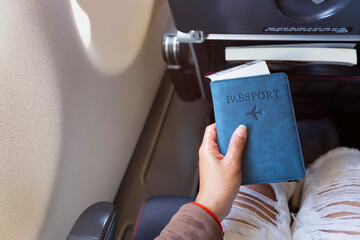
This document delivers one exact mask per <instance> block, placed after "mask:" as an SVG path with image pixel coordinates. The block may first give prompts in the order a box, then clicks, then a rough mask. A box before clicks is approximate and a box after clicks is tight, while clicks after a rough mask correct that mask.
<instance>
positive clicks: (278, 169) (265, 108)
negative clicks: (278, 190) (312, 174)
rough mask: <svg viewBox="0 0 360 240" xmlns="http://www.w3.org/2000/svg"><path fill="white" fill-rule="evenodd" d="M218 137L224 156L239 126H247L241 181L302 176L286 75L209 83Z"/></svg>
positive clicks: (302, 166) (261, 181)
mask: <svg viewBox="0 0 360 240" xmlns="http://www.w3.org/2000/svg"><path fill="white" fill-rule="evenodd" d="M210 87H211V93H212V98H213V105H214V113H215V122H216V129H217V138H218V145H219V150H220V152H221V153H222V154H223V155H225V154H226V152H227V148H228V145H229V142H230V138H231V136H232V134H233V132H234V131H235V129H236V128H237V127H238V126H239V125H240V124H244V125H245V126H246V127H247V129H248V135H247V140H246V145H245V149H244V152H243V156H242V163H241V169H242V184H243V185H245V184H258V183H272V182H284V181H292V180H298V179H301V178H303V177H304V176H305V167H304V161H303V157H302V152H301V147H300V141H299V136H298V131H297V126H296V120H295V115H294V109H293V105H292V100H291V94H290V87H289V81H288V78H287V76H286V74H285V73H274V74H267V75H261V76H253V77H244V78H235V79H229V80H220V81H213V82H210Z"/></svg>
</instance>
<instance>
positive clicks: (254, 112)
mask: <svg viewBox="0 0 360 240" xmlns="http://www.w3.org/2000/svg"><path fill="white" fill-rule="evenodd" d="M256 114H260V115H262V109H260V110H259V111H256V105H255V106H254V108H253V109H252V110H251V112H248V113H247V114H246V115H252V116H253V117H254V118H255V119H256V120H259V118H258V116H257V115H256Z"/></svg>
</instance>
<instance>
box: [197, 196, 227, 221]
mask: <svg viewBox="0 0 360 240" xmlns="http://www.w3.org/2000/svg"><path fill="white" fill-rule="evenodd" d="M195 203H197V204H200V205H202V206H204V207H206V208H207V209H209V210H210V211H211V212H212V213H213V214H214V215H215V216H216V218H217V219H218V220H219V221H220V222H222V220H224V216H223V215H224V214H222V211H221V209H220V208H219V204H217V203H216V201H213V200H210V199H203V198H202V197H201V196H198V197H197V198H196V200H195Z"/></svg>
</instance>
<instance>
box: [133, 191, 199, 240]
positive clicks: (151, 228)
mask: <svg viewBox="0 0 360 240" xmlns="http://www.w3.org/2000/svg"><path fill="white" fill-rule="evenodd" d="M193 201H195V199H194V198H192V197H175V196H155V197H150V198H148V199H146V200H145V201H144V203H143V204H142V206H141V209H140V212H139V215H138V219H137V221H136V226H135V230H134V235H133V239H134V240H150V239H151V240H153V239H154V238H156V237H157V236H159V235H160V233H161V231H162V230H163V229H164V228H165V226H166V225H167V224H168V223H169V221H170V219H171V218H172V216H173V215H174V214H175V213H176V212H177V211H178V210H179V208H180V207H181V206H182V205H184V204H186V203H189V202H193Z"/></svg>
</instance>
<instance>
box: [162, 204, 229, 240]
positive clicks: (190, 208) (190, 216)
mask: <svg viewBox="0 0 360 240" xmlns="http://www.w3.org/2000/svg"><path fill="white" fill-rule="evenodd" d="M187 239H192V240H196V239H199V240H200V239H201V240H219V239H223V237H222V231H221V228H220V226H219V225H218V223H217V222H216V221H215V219H214V218H213V217H212V216H211V215H210V214H209V213H208V212H206V211H205V210H204V209H202V208H201V207H199V206H196V205H193V204H186V205H184V206H182V207H181V208H180V210H179V211H178V212H177V213H176V214H175V215H174V216H173V217H172V219H171V221H170V222H169V224H168V225H167V226H166V227H165V228H164V230H163V231H162V232H161V233H160V236H159V237H157V238H156V240H187Z"/></svg>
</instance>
